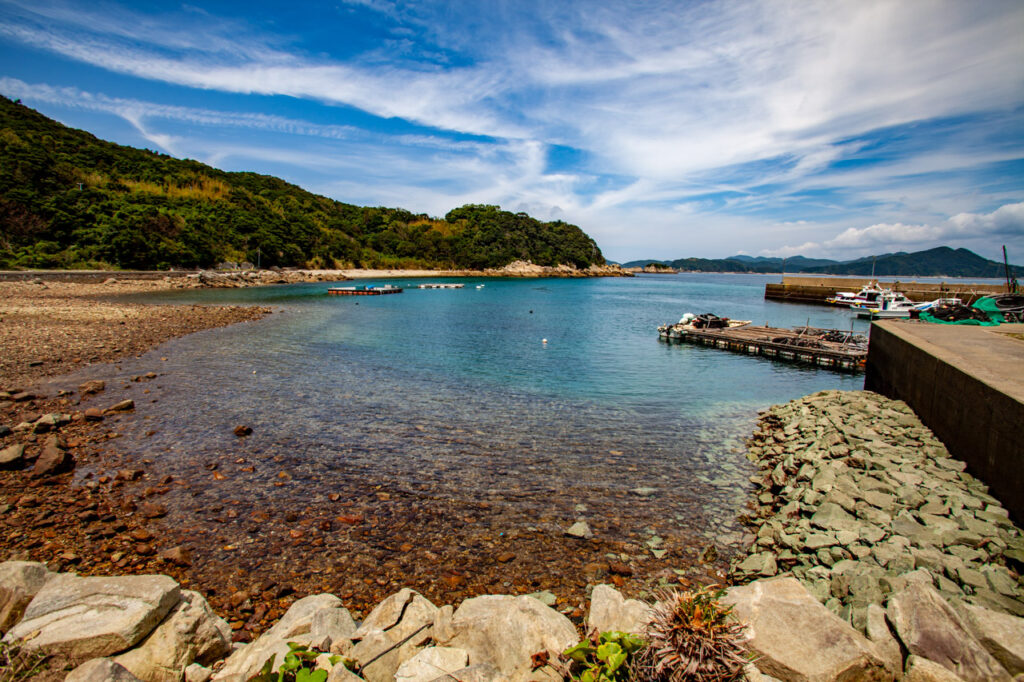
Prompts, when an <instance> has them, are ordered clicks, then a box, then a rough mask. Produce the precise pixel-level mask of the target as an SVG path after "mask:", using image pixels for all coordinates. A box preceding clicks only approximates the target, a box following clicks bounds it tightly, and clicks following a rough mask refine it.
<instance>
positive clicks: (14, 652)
mask: <svg viewBox="0 0 1024 682" xmlns="http://www.w3.org/2000/svg"><path fill="white" fill-rule="evenodd" d="M47 658H49V656H47V655H46V654H44V653H42V652H39V651H30V650H28V649H26V648H24V647H20V646H18V645H16V644H7V643H5V642H0V682H21V681H22V680H30V679H32V678H33V677H35V676H36V675H38V674H39V673H40V672H42V671H43V669H44V668H45V667H46V666H45V665H44V663H45V662H46V659H47Z"/></svg>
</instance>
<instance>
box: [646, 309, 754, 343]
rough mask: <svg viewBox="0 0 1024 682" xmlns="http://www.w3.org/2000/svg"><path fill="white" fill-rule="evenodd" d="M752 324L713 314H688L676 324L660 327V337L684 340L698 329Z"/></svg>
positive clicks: (727, 327) (728, 327)
mask: <svg viewBox="0 0 1024 682" xmlns="http://www.w3.org/2000/svg"><path fill="white" fill-rule="evenodd" d="M748 324H750V320H731V319H729V318H728V317H718V316H717V315H714V314H712V313H704V314H703V315H694V314H693V313H686V314H685V315H683V317H682V318H681V319H680V320H679V322H677V323H675V324H663V325H661V326H660V327H658V335H659V336H660V337H661V338H663V339H675V340H679V339H682V338H683V337H684V336H685V335H686V333H687V332H688V331H693V330H698V329H733V328H736V327H743V326H746V325H748Z"/></svg>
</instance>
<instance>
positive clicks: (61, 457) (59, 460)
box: [32, 436, 75, 476]
mask: <svg viewBox="0 0 1024 682" xmlns="http://www.w3.org/2000/svg"><path fill="white" fill-rule="evenodd" d="M74 468H75V458H74V457H72V456H71V454H70V453H68V451H67V450H65V449H64V446H63V444H62V443H61V442H60V439H58V438H57V437H56V436H51V437H50V438H47V439H46V443H45V444H43V449H42V451H41V452H40V453H39V457H37V458H36V465H35V466H34V467H33V468H32V475H33V476H50V475H53V474H61V473H64V472H65V471H71V470H72V469H74Z"/></svg>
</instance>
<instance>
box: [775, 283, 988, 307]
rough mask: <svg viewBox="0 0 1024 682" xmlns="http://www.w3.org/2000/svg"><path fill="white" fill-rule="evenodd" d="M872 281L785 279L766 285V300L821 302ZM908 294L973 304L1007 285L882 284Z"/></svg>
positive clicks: (921, 299) (913, 296)
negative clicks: (952, 299)
mask: <svg viewBox="0 0 1024 682" xmlns="http://www.w3.org/2000/svg"><path fill="white" fill-rule="evenodd" d="M872 281H873V280H871V279H869V278H866V277H859V278H849V277H784V278H783V280H782V282H781V283H778V282H774V283H768V284H765V285H764V297H765V298H766V299H768V300H771V301H790V302H793V303H818V304H821V305H825V299H826V298H828V297H829V296H834V295H835V294H836V293H837V292H840V291H860V288H861V287H862V286H865V285H866V284H869V283H870V282H872ZM881 284H882V285H883V286H886V287H890V288H892V289H894V290H896V291H899V292H901V293H903V294H905V295H906V297H907V298H909V299H910V300H912V301H918V302H924V301H934V300H935V299H937V298H950V297H957V298H960V299H963V301H964V303H971V302H973V301H976V300H977V299H979V298H981V297H982V296H991V295H993V294H1002V293H1006V287H1005V286H999V285H993V284H964V283H961V282H955V283H951V282H900V281H895V282H881Z"/></svg>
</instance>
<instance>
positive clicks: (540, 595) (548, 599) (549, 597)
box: [526, 590, 558, 606]
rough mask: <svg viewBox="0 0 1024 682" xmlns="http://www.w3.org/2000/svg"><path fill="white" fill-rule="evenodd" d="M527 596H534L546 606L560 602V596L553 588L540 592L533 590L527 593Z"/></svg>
mask: <svg viewBox="0 0 1024 682" xmlns="http://www.w3.org/2000/svg"><path fill="white" fill-rule="evenodd" d="M526 596H527V597H533V598H534V599H536V600H537V601H539V602H540V603H541V604H543V605H544V606H554V605H555V604H557V603H558V597H556V596H555V593H554V592H552V591H551V590H541V591H540V592H533V593H531V594H528V595H526Z"/></svg>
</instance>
